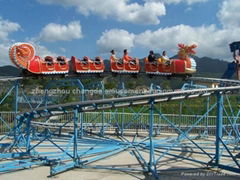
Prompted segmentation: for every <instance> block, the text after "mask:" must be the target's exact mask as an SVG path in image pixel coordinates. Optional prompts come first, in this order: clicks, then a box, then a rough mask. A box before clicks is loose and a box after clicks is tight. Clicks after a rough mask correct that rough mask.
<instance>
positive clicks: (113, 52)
mask: <svg viewBox="0 0 240 180" xmlns="http://www.w3.org/2000/svg"><path fill="white" fill-rule="evenodd" d="M110 53H111V57H110V58H111V59H113V61H115V62H117V63H118V64H119V65H122V64H123V60H122V59H118V58H117V57H116V54H115V51H114V49H113V50H111V51H110Z"/></svg>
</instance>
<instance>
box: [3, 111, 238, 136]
mask: <svg viewBox="0 0 240 180" xmlns="http://www.w3.org/2000/svg"><path fill="white" fill-rule="evenodd" d="M200 117H201V115H183V114H181V115H177V114H164V115H162V116H160V115H158V114H154V129H155V131H156V132H157V131H158V132H170V133H173V132H176V130H175V129H176V128H173V127H171V126H170V125H169V123H168V122H167V121H166V119H168V120H169V121H171V122H173V123H174V124H175V126H176V127H178V128H179V129H181V130H183V129H187V128H189V127H190V126H191V125H192V124H194V123H195V122H196V121H197V120H198V119H199V118H200ZM14 118H15V113H14V112H0V134H4V133H7V132H9V130H10V129H11V128H12V127H13V121H14ZM72 118H73V115H72V114H64V115H60V116H52V117H50V118H49V119H42V120H40V121H41V122H44V123H45V122H46V123H48V124H51V125H53V124H55V125H59V126H60V125H61V124H62V123H65V122H67V121H70V122H71V119H72ZM81 118H82V119H83V120H84V121H83V122H84V126H85V128H86V129H90V130H98V129H99V128H102V127H104V129H105V130H111V131H113V130H114V131H116V130H117V129H124V130H125V131H138V132H140V131H147V129H148V121H149V114H148V113H136V114H135V113H124V112H91V113H82V114H79V119H81ZM230 118H232V119H233V117H230ZM236 122H238V124H236V126H238V129H239V127H240V126H239V118H238V119H237V121H236ZM223 123H224V127H225V128H229V127H230V123H229V120H228V118H227V117H223ZM69 124H70V126H71V124H72V123H69ZM215 124H216V116H206V117H204V118H203V120H202V121H201V122H200V123H198V124H197V125H196V126H194V127H193V129H192V130H191V133H198V134H199V133H203V132H207V133H208V134H211V135H214V134H215Z"/></svg>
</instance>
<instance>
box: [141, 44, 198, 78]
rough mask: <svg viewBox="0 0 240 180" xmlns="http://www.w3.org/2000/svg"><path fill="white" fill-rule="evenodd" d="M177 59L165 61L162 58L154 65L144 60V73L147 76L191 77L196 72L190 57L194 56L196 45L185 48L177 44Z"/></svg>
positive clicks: (194, 64) (194, 62) (185, 46)
mask: <svg viewBox="0 0 240 180" xmlns="http://www.w3.org/2000/svg"><path fill="white" fill-rule="evenodd" d="M178 47H179V51H178V59H169V60H165V59H163V58H159V59H157V61H156V62H155V63H152V62H149V61H148V58H145V72H146V74H149V75H165V76H176V75H180V76H181V75H183V76H186V75H187V76H191V75H192V74H193V73H195V72H196V66H197V65H196V61H195V60H194V59H193V58H192V57H190V55H193V54H195V53H196V52H195V51H194V49H195V48H196V47H197V46H196V45H191V46H187V45H184V44H178Z"/></svg>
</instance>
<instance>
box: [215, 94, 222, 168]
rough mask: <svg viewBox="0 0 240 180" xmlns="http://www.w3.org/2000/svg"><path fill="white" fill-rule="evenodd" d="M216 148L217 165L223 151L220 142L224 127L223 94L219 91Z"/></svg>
mask: <svg viewBox="0 0 240 180" xmlns="http://www.w3.org/2000/svg"><path fill="white" fill-rule="evenodd" d="M216 121H217V122H216V150H215V165H216V166H218V165H219V164H220V158H221V152H220V144H221V139H222V134H223V133H222V128H223V95H222V94H221V93H217V119H216Z"/></svg>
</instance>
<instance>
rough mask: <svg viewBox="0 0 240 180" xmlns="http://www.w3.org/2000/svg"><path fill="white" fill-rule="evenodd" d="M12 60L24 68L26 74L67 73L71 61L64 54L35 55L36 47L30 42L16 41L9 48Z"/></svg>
mask: <svg viewBox="0 0 240 180" xmlns="http://www.w3.org/2000/svg"><path fill="white" fill-rule="evenodd" d="M9 57H10V59H11V61H12V62H13V63H14V64H15V65H16V66H17V67H19V68H22V69H23V73H24V75H39V74H67V73H68V72H69V63H68V60H67V58H66V57H64V56H58V57H53V56H46V57H45V58H41V57H39V56H35V49H34V47H33V46H32V45H31V44H28V43H16V44H14V45H13V46H11V47H10V49H9Z"/></svg>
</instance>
